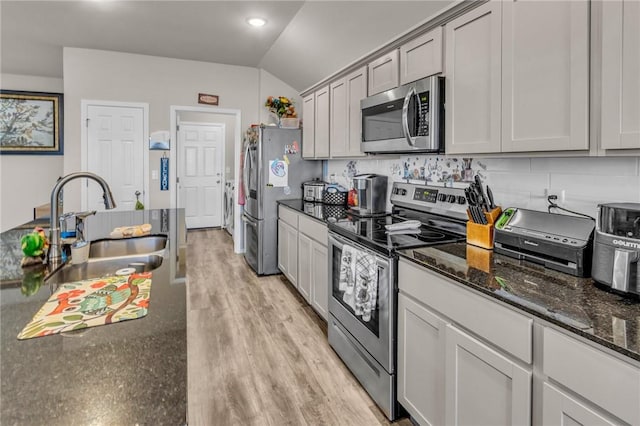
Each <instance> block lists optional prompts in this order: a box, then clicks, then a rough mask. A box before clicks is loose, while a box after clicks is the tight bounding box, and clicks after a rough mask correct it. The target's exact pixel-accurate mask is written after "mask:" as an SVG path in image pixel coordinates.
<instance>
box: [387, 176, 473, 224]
mask: <svg viewBox="0 0 640 426" xmlns="http://www.w3.org/2000/svg"><path fill="white" fill-rule="evenodd" d="M391 204H393V205H398V206H402V207H407V208H410V209H414V210H419V211H424V212H433V213H437V214H442V215H447V216H452V217H457V218H462V219H465V220H466V218H467V213H466V210H467V200H466V197H465V195H464V188H448V187H444V186H434V185H416V184H411V183H403V182H394V183H393V188H392V189H391Z"/></svg>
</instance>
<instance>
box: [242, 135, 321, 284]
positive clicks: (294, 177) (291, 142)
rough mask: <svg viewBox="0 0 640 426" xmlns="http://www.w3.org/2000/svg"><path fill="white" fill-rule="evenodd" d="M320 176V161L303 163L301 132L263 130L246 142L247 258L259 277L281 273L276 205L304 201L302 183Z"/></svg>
mask: <svg viewBox="0 0 640 426" xmlns="http://www.w3.org/2000/svg"><path fill="white" fill-rule="evenodd" d="M254 130H255V128H254ZM248 133H249V134H250V133H251V132H248ZM254 134H255V133H254ZM321 176H322V162H321V161H309V160H303V159H302V131H301V130H300V129H281V128H277V127H269V126H260V127H259V128H258V129H257V134H255V137H248V138H247V139H246V141H245V151H244V163H243V181H244V183H243V184H244V195H245V205H244V214H243V216H242V219H243V221H244V223H245V254H244V257H245V259H246V261H247V263H248V264H249V266H251V267H252V268H253V270H254V271H256V273H257V274H258V275H270V274H277V273H279V272H280V271H279V270H278V205H277V201H278V200H284V199H302V188H301V185H302V182H306V181H309V180H312V179H313V178H318V177H321Z"/></svg>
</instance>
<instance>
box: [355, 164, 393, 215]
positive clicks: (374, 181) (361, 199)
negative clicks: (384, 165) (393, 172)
mask: <svg viewBox="0 0 640 426" xmlns="http://www.w3.org/2000/svg"><path fill="white" fill-rule="evenodd" d="M353 187H354V188H355V190H356V202H355V205H354V206H352V207H351V209H352V210H353V211H354V213H356V214H357V215H359V216H370V215H376V214H381V213H385V211H386V209H387V177H386V176H383V175H376V174H373V173H369V174H361V175H356V176H354V177H353Z"/></svg>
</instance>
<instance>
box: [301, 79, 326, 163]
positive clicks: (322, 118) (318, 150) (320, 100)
mask: <svg viewBox="0 0 640 426" xmlns="http://www.w3.org/2000/svg"><path fill="white" fill-rule="evenodd" d="M302 116H303V120H304V127H303V130H302V132H303V140H302V157H304V158H306V159H314V158H329V86H324V87H322V88H320V89H318V90H316V91H315V92H314V93H311V94H309V95H307V96H305V97H304V98H302Z"/></svg>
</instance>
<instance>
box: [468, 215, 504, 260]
mask: <svg viewBox="0 0 640 426" xmlns="http://www.w3.org/2000/svg"><path fill="white" fill-rule="evenodd" d="M501 213H502V209H501V208H500V206H498V207H496V208H495V209H493V210H491V211H489V212H485V214H484V215H485V217H486V218H487V222H489V223H488V224H486V225H483V224H481V223H475V222H473V221H471V220H469V221H468V222H467V244H472V245H474V246H476V247H482V248H484V249H489V250H491V249H493V228H494V224H495V223H496V220H498V217H500V214H501ZM467 215H468V216H469V219H471V215H469V213H467Z"/></svg>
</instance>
